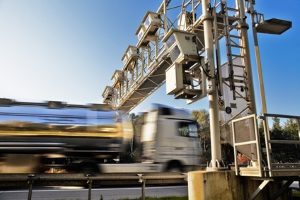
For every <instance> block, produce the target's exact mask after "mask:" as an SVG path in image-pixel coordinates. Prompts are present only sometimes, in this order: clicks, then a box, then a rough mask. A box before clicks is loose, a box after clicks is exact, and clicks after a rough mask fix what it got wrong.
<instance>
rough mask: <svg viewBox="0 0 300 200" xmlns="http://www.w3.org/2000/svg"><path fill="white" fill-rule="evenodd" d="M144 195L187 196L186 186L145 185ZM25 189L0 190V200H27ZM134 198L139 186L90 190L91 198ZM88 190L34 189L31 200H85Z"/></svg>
mask: <svg viewBox="0 0 300 200" xmlns="http://www.w3.org/2000/svg"><path fill="white" fill-rule="evenodd" d="M145 194H146V196H151V197H166V196H187V195H188V191H187V186H164V187H146V190H145ZM27 196H28V191H27V190H10V191H0V200H27ZM101 196H102V199H103V200H112V199H113V200H117V199H135V198H139V197H141V188H136V187H135V188H103V189H93V190H92V200H100V199H101ZM87 199H88V190H87V189H82V188H74V187H73V188H71V187H68V188H66V187H59V188H43V189H34V190H33V193H32V200H87Z"/></svg>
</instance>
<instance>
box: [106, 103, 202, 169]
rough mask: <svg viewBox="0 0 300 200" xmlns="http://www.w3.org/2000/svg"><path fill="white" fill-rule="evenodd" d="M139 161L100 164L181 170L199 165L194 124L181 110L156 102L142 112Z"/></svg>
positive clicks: (126, 167) (110, 166) (120, 167)
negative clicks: (145, 111)
mask: <svg viewBox="0 0 300 200" xmlns="http://www.w3.org/2000/svg"><path fill="white" fill-rule="evenodd" d="M137 143H138V144H139V145H138V146H140V147H141V148H138V149H139V150H140V151H141V152H139V153H141V162H140V163H130V164H126V163H116V164H101V165H100V168H101V171H102V172H104V173H131V172H162V171H169V172H183V171H186V170H189V169H192V168H194V167H196V166H198V165H199V161H200V155H201V153H202V150H201V148H200V140H199V137H198V124H197V122H196V121H195V120H194V119H193V118H192V116H191V114H190V113H188V112H187V111H185V110H181V109H174V108H171V107H167V106H162V105H156V108H155V109H153V110H152V111H150V112H148V113H146V114H144V122H143V125H142V128H141V136H140V142H137Z"/></svg>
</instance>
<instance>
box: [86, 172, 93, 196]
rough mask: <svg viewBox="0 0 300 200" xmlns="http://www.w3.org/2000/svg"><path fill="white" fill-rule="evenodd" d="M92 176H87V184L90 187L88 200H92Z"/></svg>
mask: <svg viewBox="0 0 300 200" xmlns="http://www.w3.org/2000/svg"><path fill="white" fill-rule="evenodd" d="M89 176H90V175H89V174H88V175H87V184H88V185H89V190H88V200H91V199H92V185H93V180H91V179H90V177H89Z"/></svg>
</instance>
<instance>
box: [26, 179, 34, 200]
mask: <svg viewBox="0 0 300 200" xmlns="http://www.w3.org/2000/svg"><path fill="white" fill-rule="evenodd" d="M34 176H35V175H34V174H30V175H29V176H28V185H29V188H28V196H27V200H31V198H32V185H33V178H34Z"/></svg>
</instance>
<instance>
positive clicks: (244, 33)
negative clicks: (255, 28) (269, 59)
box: [237, 0, 256, 114]
mask: <svg viewBox="0 0 300 200" xmlns="http://www.w3.org/2000/svg"><path fill="white" fill-rule="evenodd" d="M237 8H238V10H239V13H240V19H241V21H240V24H239V28H240V33H241V37H242V38H241V43H242V44H241V46H243V47H244V49H243V50H241V51H242V52H241V53H242V55H243V56H244V58H245V59H244V60H245V63H244V64H245V71H246V73H247V82H246V85H247V88H248V96H249V108H250V113H249V114H256V104H255V96H254V87H253V78H252V67H251V59H250V50H249V40H248V33H247V31H248V28H249V27H248V24H247V22H246V15H245V5H244V0H237Z"/></svg>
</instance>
